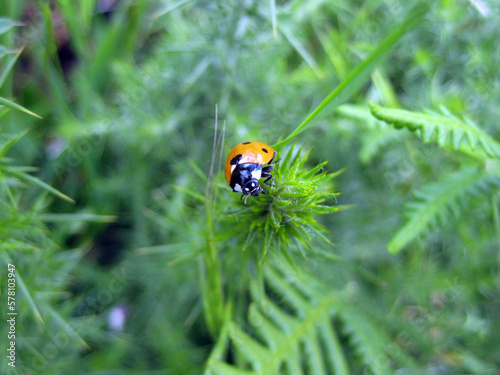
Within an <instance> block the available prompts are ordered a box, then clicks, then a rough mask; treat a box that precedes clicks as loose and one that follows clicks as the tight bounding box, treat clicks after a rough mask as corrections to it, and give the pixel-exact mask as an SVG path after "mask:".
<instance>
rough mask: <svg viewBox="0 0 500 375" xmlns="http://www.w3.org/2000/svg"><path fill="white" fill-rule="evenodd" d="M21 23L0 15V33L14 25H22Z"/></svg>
mask: <svg viewBox="0 0 500 375" xmlns="http://www.w3.org/2000/svg"><path fill="white" fill-rule="evenodd" d="M23 25H24V24H23V23H22V22H16V21H12V20H10V19H8V18H3V17H1V18H0V35H2V34H4V33H6V32H7V31H9V30H10V29H11V28H13V27H14V26H23Z"/></svg>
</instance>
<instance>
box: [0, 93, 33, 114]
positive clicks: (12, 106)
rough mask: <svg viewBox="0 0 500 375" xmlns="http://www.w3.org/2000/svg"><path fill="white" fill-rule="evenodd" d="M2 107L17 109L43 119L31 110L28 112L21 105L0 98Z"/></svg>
mask: <svg viewBox="0 0 500 375" xmlns="http://www.w3.org/2000/svg"><path fill="white" fill-rule="evenodd" d="M0 105H5V106H7V107H10V108H14V109H17V110H19V111H22V112H24V113H27V114H29V115H31V116H35V117H38V118H42V117H41V116H38V115H37V114H36V113H33V112H31V111H30V110H28V109H26V108H24V107H21V106H20V105H19V104H16V103H14V102H12V101H10V100H8V99H5V98H2V97H0Z"/></svg>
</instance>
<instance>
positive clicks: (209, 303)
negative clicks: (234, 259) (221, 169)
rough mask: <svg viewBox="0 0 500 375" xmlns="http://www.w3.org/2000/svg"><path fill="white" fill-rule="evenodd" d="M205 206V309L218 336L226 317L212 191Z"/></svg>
mask: <svg viewBox="0 0 500 375" xmlns="http://www.w3.org/2000/svg"><path fill="white" fill-rule="evenodd" d="M205 207H206V233H205V235H206V251H205V259H204V260H205V267H206V281H207V283H206V284H204V285H203V283H204V282H205V280H204V279H203V278H202V291H203V293H204V296H203V297H204V298H203V309H204V313H205V319H206V321H207V326H208V330H209V331H210V333H211V335H212V337H214V338H216V337H217V336H218V335H219V332H220V328H221V326H222V321H223V317H224V297H223V294H222V277H221V269H220V265H219V260H218V258H217V246H216V243H215V226H214V220H213V201H212V197H211V194H210V193H208V194H207V196H206V200H205ZM202 277H203V276H202Z"/></svg>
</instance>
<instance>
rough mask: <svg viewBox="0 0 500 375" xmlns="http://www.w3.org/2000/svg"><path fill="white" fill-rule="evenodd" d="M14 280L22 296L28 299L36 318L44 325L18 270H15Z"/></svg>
mask: <svg viewBox="0 0 500 375" xmlns="http://www.w3.org/2000/svg"><path fill="white" fill-rule="evenodd" d="M16 281H17V285H18V286H19V289H20V290H21V292H22V293H23V295H24V297H25V298H26V300H27V301H28V304H29V305H30V307H31V309H32V310H33V315H35V318H36V320H37V321H38V322H39V323H41V324H42V325H45V322H44V321H43V318H42V315H41V314H40V311H39V310H38V307H37V306H36V304H35V301H34V300H33V297H32V296H31V293H30V291H29V290H28V288H27V287H26V284H24V281H23V278H22V277H21V275H20V274H19V272H16Z"/></svg>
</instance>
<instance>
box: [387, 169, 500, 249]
mask: <svg viewBox="0 0 500 375" xmlns="http://www.w3.org/2000/svg"><path fill="white" fill-rule="evenodd" d="M499 183H500V170H499V168H498V167H496V168H495V167H493V168H486V169H484V170H483V169H478V168H475V167H464V168H462V169H460V170H458V171H456V172H453V173H449V174H447V175H444V176H443V177H442V178H441V180H439V181H437V182H432V183H430V184H428V185H425V186H423V187H422V188H421V189H420V190H419V191H417V192H416V193H415V201H413V202H410V203H408V204H407V205H406V214H405V216H406V217H407V222H406V223H405V224H404V225H403V226H402V227H401V228H400V229H399V230H398V231H397V232H396V233H395V234H394V235H393V236H392V238H391V239H390V241H389V243H388V244H387V248H388V249H389V251H390V252H391V253H397V252H398V251H400V250H401V249H402V248H403V247H404V246H405V245H406V244H408V243H409V242H410V241H411V240H412V239H414V238H415V237H417V236H419V235H421V234H422V233H424V232H425V231H426V230H427V229H433V228H435V227H436V226H437V224H439V223H442V222H444V221H445V220H446V218H447V216H448V213H449V212H452V213H454V214H455V215H458V213H459V212H460V211H461V205H460V204H459V203H460V202H461V201H462V200H464V199H465V196H466V195H467V194H474V193H477V192H478V190H481V189H484V188H487V187H488V186H489V185H491V184H499Z"/></svg>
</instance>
